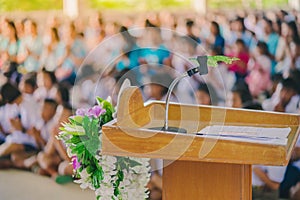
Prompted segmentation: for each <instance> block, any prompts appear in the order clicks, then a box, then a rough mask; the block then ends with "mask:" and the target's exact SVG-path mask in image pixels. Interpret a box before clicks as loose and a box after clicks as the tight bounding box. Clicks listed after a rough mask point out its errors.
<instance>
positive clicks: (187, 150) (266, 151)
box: [102, 87, 300, 165]
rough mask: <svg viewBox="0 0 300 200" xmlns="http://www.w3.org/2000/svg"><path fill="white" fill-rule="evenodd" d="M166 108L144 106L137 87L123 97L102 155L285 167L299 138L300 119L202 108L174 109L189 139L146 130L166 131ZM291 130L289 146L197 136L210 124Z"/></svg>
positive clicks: (172, 123) (160, 104)
mask: <svg viewBox="0 0 300 200" xmlns="http://www.w3.org/2000/svg"><path fill="white" fill-rule="evenodd" d="M163 119H164V103H163V102H152V103H148V104H146V105H145V106H144V104H143V100H142V96H141V94H140V92H139V89H138V88H136V87H133V88H128V89H127V90H125V93H124V94H123V95H122V96H121V102H120V104H119V107H118V122H117V123H116V122H115V121H114V122H111V123H109V124H106V125H104V126H103V128H102V129H103V153H104V154H109V155H120V156H122V155H123V156H125V155H128V156H137V157H150V158H165V159H170V160H176V159H178V160H187V161H203V162H220V163H235V164H263V165H286V164H287V163H288V161H289V158H290V156H291V152H292V149H293V147H294V145H295V142H296V140H297V137H298V135H299V130H300V129H299V119H300V118H299V115H291V114H285V113H272V112H261V111H252V110H239V109H231V108H219V107H210V106H198V105H180V104H171V105H170V121H169V124H170V126H175V127H182V128H185V129H187V131H188V133H190V134H174V133H166V132H162V131H153V130H149V129H147V128H149V127H159V126H163ZM213 124H224V125H239V126H258V127H290V128H291V129H292V131H291V133H290V134H289V137H288V144H287V145H286V146H278V145H263V144H255V143H246V142H236V141H228V140H221V139H209V138H202V137H197V136H195V134H192V133H195V132H197V131H198V130H200V129H202V128H204V127H205V126H207V125H213Z"/></svg>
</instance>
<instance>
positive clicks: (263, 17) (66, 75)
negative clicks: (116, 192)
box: [0, 0, 300, 200]
mask: <svg viewBox="0 0 300 200" xmlns="http://www.w3.org/2000/svg"><path fill="white" fill-rule="evenodd" d="M299 11H300V0H273V1H270V0H151V1H150V0H144V1H141V0H30V1H12V0H0V169H1V170H0V177H1V178H0V199H1V200H2V199H4V200H7V199H9V200H13V199H19V198H20V197H21V196H20V195H22V199H30V200H31V199H70V198H72V199H74V200H75V199H83V198H84V199H94V194H93V193H92V192H91V191H87V192H83V191H81V189H80V188H79V186H77V185H74V184H71V183H69V182H72V180H73V179H72V165H70V162H71V160H70V158H68V157H67V156H66V151H65V148H64V146H63V144H61V143H60V141H57V140H55V139H54V138H55V136H57V134H58V132H59V129H58V128H59V126H60V125H61V123H62V122H65V121H66V120H67V119H68V117H69V116H71V115H72V114H73V113H74V112H75V110H76V109H77V108H82V107H91V106H93V105H94V104H95V97H96V96H100V97H102V98H104V99H105V98H107V97H108V96H111V97H112V101H113V104H114V105H116V103H117V97H118V93H119V89H120V86H121V84H122V82H123V81H124V79H125V78H128V79H130V81H131V83H132V84H133V85H137V86H139V87H140V89H141V92H142V94H143V97H144V100H145V101H146V100H164V99H165V95H166V93H167V88H168V86H169V85H170V83H171V82H172V80H174V78H175V77H177V76H179V74H180V73H183V72H185V71H187V70H188V69H190V68H191V67H193V66H194V65H195V63H191V62H190V61H189V60H188V59H187V58H190V57H196V56H199V55H226V56H232V57H237V58H239V61H237V62H234V63H232V64H224V63H218V67H216V68H210V69H209V74H208V75H206V76H204V77H200V76H194V77H192V78H190V79H187V80H183V81H181V82H180V83H179V84H178V86H177V87H176V89H175V91H174V93H173V97H172V101H177V102H180V103H190V104H201V105H215V106H226V107H234V108H241V109H255V110H265V111H275V112H286V113H296V114H299V113H300V95H299V94H300V37H299V29H300V26H299V24H300V12H299ZM298 143H299V144H298ZM298 143H297V145H299V146H300V142H298ZM299 146H297V147H296V149H295V152H294V154H293V157H292V161H291V163H290V164H289V165H288V166H287V167H271V166H254V167H253V199H272V200H274V199H279V198H280V199H298V200H299V199H300V197H299V195H300V183H299V182H300V163H299V158H300V153H299V152H300V151H299V148H300V147H299ZM152 167H153V173H152V177H151V181H150V182H149V185H148V187H149V190H150V192H151V193H150V198H149V199H151V200H154V199H156V200H159V199H161V189H162V188H161V187H162V183H161V175H162V171H161V170H156V169H160V168H161V162H160V161H154V162H153V166H152ZM64 183H69V184H67V185H63V186H62V184H64ZM37 185H38V186H39V190H37V189H36V188H37ZM16 190H17V191H19V192H18V193H16V192H15V191H16Z"/></svg>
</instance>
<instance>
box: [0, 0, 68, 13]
mask: <svg viewBox="0 0 300 200" xmlns="http://www.w3.org/2000/svg"><path fill="white" fill-rule="evenodd" d="M62 4H63V1H62V0H30V1H28V0H26V1H21V0H0V11H32V10H59V9H62Z"/></svg>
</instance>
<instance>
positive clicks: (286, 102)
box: [262, 78, 300, 113]
mask: <svg viewBox="0 0 300 200" xmlns="http://www.w3.org/2000/svg"><path fill="white" fill-rule="evenodd" d="M277 87H280V92H279V95H278V94H277V97H276V98H274V97H271V98H270V99H267V100H265V101H264V102H263V104H262V106H263V109H264V110H268V111H277V112H287V113H297V112H299V102H300V96H299V94H298V86H297V84H296V83H295V81H294V80H293V79H291V78H287V79H284V80H282V81H281V83H280V85H278V86H277ZM274 95H276V93H274Z"/></svg>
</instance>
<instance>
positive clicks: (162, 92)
mask: <svg viewBox="0 0 300 200" xmlns="http://www.w3.org/2000/svg"><path fill="white" fill-rule="evenodd" d="M172 81H173V78H172V77H171V76H170V75H169V74H168V73H157V74H155V75H153V76H152V77H151V82H150V84H148V85H146V86H145V87H144V93H145V95H146V96H147V97H148V98H149V99H151V100H165V99H166V95H167V92H168V88H169V86H170V84H171V83H172ZM173 99H174V98H173ZM173 99H172V97H171V101H172V100H173Z"/></svg>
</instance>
